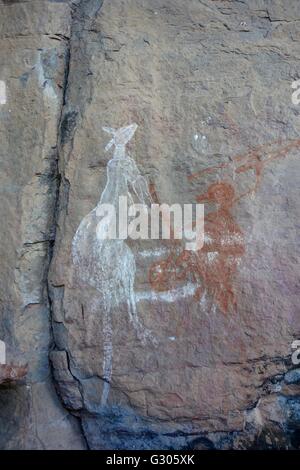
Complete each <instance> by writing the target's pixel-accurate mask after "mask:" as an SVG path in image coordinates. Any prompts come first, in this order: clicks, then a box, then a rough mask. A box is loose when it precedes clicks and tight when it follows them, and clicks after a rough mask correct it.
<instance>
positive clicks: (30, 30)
mask: <svg viewBox="0 0 300 470" xmlns="http://www.w3.org/2000/svg"><path fill="white" fill-rule="evenodd" d="M70 18H71V16H70V9H69V6H68V5H67V4H63V3H52V2H44V1H39V2H7V1H5V2H1V6H0V23H1V26H0V43H1V47H0V51H1V52H0V64H1V66H0V68H1V76H0V80H1V81H2V83H3V82H4V84H5V85H2V90H3V89H4V93H3V94H2V100H1V105H0V113H1V150H0V155H1V156H0V161H1V173H0V178H1V183H0V185H1V209H0V211H1V221H2V223H1V248H0V250H1V251H0V259H1V282H0V292H1V293H0V297H1V313H0V338H1V340H2V341H5V343H6V345H7V368H8V369H9V370H11V368H10V367H9V366H10V365H11V364H23V363H24V364H26V363H28V364H29V370H28V373H27V378H26V383H25V384H22V385H20V386H18V387H13V388H10V387H8V386H6V387H5V388H1V389H0V422H1V424H0V429H1V432H0V447H1V448H5V449H31V448H34V449H47V448H48V449H53V448H54V449H59V448H84V447H85V444H84V440H83V439H82V436H81V434H80V432H79V430H78V427H77V421H76V419H75V418H74V417H72V416H70V415H69V414H68V412H67V411H66V410H65V409H64V408H63V406H62V405H61V403H60V402H59V399H58V398H57V395H56V392H55V389H54V385H53V381H52V374H51V371H50V366H49V357H48V356H49V349H50V348H51V347H52V346H51V344H52V338H51V325H50V309H49V299H48V291H47V273H48V265H49V260H50V256H51V247H52V245H53V241H54V235H55V226H54V220H55V204H56V191H57V139H58V134H57V132H58V126H59V120H60V114H61V108H62V103H63V90H64V81H65V72H66V64H67V62H68V37H69V36H70V24H71V22H70ZM1 367H4V366H1Z"/></svg>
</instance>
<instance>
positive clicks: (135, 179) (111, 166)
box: [72, 124, 156, 406]
mask: <svg viewBox="0 0 300 470" xmlns="http://www.w3.org/2000/svg"><path fill="white" fill-rule="evenodd" d="M136 129H137V125H136V124H132V125H130V126H127V127H123V128H120V129H117V130H115V129H112V128H107V127H104V128H103V130H104V131H105V132H107V133H109V134H111V135H112V139H111V140H110V141H109V143H108V144H107V146H106V147H105V150H109V149H110V148H111V147H112V146H114V154H113V157H112V158H111V159H110V160H109V162H108V164H107V183H106V186H105V188H104V190H103V192H102V194H101V197H100V201H99V203H98V204H97V206H96V207H95V208H94V209H93V210H92V211H91V212H90V213H89V214H88V215H87V216H86V217H84V219H83V220H82V222H81V223H80V225H79V227H78V229H77V231H76V234H75V236H74V239H73V245H72V253H73V261H74V264H75V266H76V270H77V272H78V275H79V277H80V279H81V281H82V282H83V283H86V284H88V285H89V286H92V287H94V288H95V289H96V290H97V291H98V292H99V297H98V300H97V301H96V302H95V304H94V307H93V308H94V309H95V312H94V313H95V315H97V316H98V317H99V323H100V322H101V321H102V327H103V338H104V345H103V348H104V359H103V379H104V382H105V383H104V387H103V392H102V400H101V403H102V405H103V406H104V405H105V404H106V402H107V398H108V394H109V389H110V381H111V377H112V362H113V330H112V314H113V312H115V313H116V314H117V309H116V307H118V305H120V304H122V303H123V304H127V311H128V316H129V320H130V322H131V324H132V326H133V328H134V330H135V332H136V334H137V337H138V338H139V340H140V341H141V342H142V343H143V344H145V343H146V341H150V342H152V343H154V344H155V342H156V341H155V338H154V336H153V335H152V334H151V332H150V331H148V330H147V329H146V328H145V327H144V326H143V324H142V323H141V322H140V320H139V318H138V312H137V306H136V299H135V292H134V282H135V273H136V264H135V257H134V254H133V252H132V250H131V249H130V248H129V246H128V245H127V243H126V240H121V239H104V238H103V236H101V234H103V232H105V231H107V230H109V228H110V227H109V225H110V224H112V223H113V220H109V218H107V217H103V216H102V215H101V211H100V205H102V204H111V205H113V206H114V207H115V211H116V214H117V213H118V210H119V197H121V196H126V197H127V200H128V201H129V203H131V202H132V201H133V200H134V198H135V199H137V200H138V201H139V202H140V203H142V204H147V203H150V201H151V196H150V193H149V191H148V186H147V183H146V180H145V179H144V177H143V176H142V175H141V173H140V171H139V169H138V167H137V166H136V164H135V161H134V160H133V159H132V158H131V157H130V156H129V155H128V153H127V152H126V149H125V146H126V144H127V142H129V140H130V139H131V138H132V137H133V135H134V133H135V131H136Z"/></svg>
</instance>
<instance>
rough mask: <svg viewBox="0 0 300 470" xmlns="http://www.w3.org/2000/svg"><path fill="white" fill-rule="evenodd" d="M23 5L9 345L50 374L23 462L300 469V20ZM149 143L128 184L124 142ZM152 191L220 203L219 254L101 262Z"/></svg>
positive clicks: (243, 13)
mask: <svg viewBox="0 0 300 470" xmlns="http://www.w3.org/2000/svg"><path fill="white" fill-rule="evenodd" d="M10 3H12V2H3V5H1V8H2V9H3V12H4V15H5V17H6V18H7V20H6V21H3V27H2V28H1V31H2V33H1V34H2V39H1V41H2V42H3V47H2V48H1V50H2V51H3V52H1V54H2V53H3V57H4V58H3V63H2V68H1V70H2V71H1V74H2V75H1V76H0V80H2V81H5V84H6V103H5V104H3V105H0V111H1V123H2V125H3V131H2V132H3V144H2V149H1V164H2V165H3V171H2V172H1V178H2V179H1V188H2V199H1V202H2V204H1V211H2V219H3V220H5V221H6V223H5V224H2V226H1V234H3V235H2V236H3V240H4V241H3V243H2V244H1V260H2V262H3V269H2V274H1V300H2V302H3V306H2V313H1V319H2V320H1V328H0V334H1V337H0V338H1V339H3V340H4V341H6V343H7V344H10V345H11V351H12V352H11V356H12V357H13V354H17V353H18V354H19V355H20V354H21V355H22V356H23V357H24V359H26V361H27V362H28V363H29V372H28V379H27V385H26V386H24V387H22V386H21V387H17V388H15V387H14V388H9V389H7V388H5V389H3V390H1V392H0V396H1V402H0V414H1V413H2V415H3V416H2V419H3V422H6V424H5V426H6V429H7V431H6V435H4V432H3V433H2V431H1V433H0V440H1V446H2V447H5V448H14V447H21V448H56V447H60V448H84V447H85V445H86V444H85V442H86V443H87V445H88V447H90V448H92V449H103V448H107V449H114V448H120V449H136V448H137V449H142V448H146V449H154V448H156V449H157V448H161V449H163V448H175V449H181V448H195V449H197V448H198V449H206V448H214V447H216V448H220V449H232V448H238V449H246V448H252V447H254V448H297V447H298V446H299V423H300V411H299V410H300V402H299V373H298V372H297V371H298V369H295V367H296V366H295V365H293V363H292V360H291V353H292V343H293V341H294V340H296V339H300V328H299V307H298V303H299V302H298V298H299V267H298V263H299V240H298V238H297V235H298V233H297V228H298V225H299V224H298V220H299V215H300V214H299V203H298V188H299V183H300V181H299V174H300V173H299V166H300V163H299V147H300V137H299V125H300V113H299V111H300V107H299V106H300V104H299V105H297V104H295V103H293V101H292V93H293V88H291V85H292V83H293V82H294V81H295V80H297V79H298V77H299V40H300V38H299V24H300V23H299V19H300V18H299V12H298V9H297V1H296V0H295V1H290V2H288V4H287V2H282V1H281V0H276V1H273V2H269V1H267V0H249V1H248V2H245V3H242V2H238V1H230V2H229V1H221V0H220V1H213V0H206V1H204V2H202V1H198V0H190V1H189V2H182V1H180V0H153V1H151V2H149V1H146V0H130V1H125V0H111V1H105V0H104V2H102V1H100V0H89V1H76V2H75V1H73V2H50V1H49V2H34V1H33V2H25V3H20V4H19V3H15V2H13V4H10ZM1 18H2V15H1ZM41 18H42V19H41ZM10 24H11V26H10ZM18 28H19V29H18ZM11 51H13V54H12V53H11ZM133 123H136V124H137V125H138V127H137V129H136V130H135V133H134V135H133V136H132V138H131V139H130V140H129V141H128V143H127V146H126V149H127V151H128V152H130V156H131V157H130V159H129V157H126V158H127V163H124V162H121V163H120V162H119V161H118V162H117V163H116V160H113V155H114V148H113V146H112V147H111V148H110V149H108V150H107V151H105V147H106V146H107V144H108V142H109V140H110V139H111V135H109V134H108V133H107V132H105V131H104V130H103V127H111V128H114V129H118V128H121V127H123V126H126V125H130V124H133ZM1 129H2V127H1ZM132 175H134V176H132ZM108 176H109V181H108V182H107V178H108ZM145 181H146V182H147V186H148V188H149V192H150V193H151V195H152V199H153V200H154V201H155V202H160V203H168V204H174V203H180V204H188V203H196V202H198V203H204V204H205V222H204V223H205V226H204V230H205V240H204V246H203V248H202V250H200V251H198V252H191V251H189V252H188V251H186V250H185V244H184V242H181V241H174V240H173V241H172V240H170V241H168V240H164V241H162V240H125V241H110V243H109V244H105V245H104V244H99V243H98V242H97V237H96V231H97V227H99V225H98V223H99V219H98V218H97V217H98V215H97V211H96V210H94V209H95V208H96V207H97V204H98V203H99V201H100V198H104V199H105V200H106V202H113V201H115V198H116V196H118V195H120V194H123V193H122V191H124V187H125V188H127V186H124V185H125V183H126V184H128V185H129V186H128V189H129V191H130V190H131V193H132V194H133V193H134V191H133V189H134V187H135V185H137V184H139V185H142V184H144V182H145ZM129 183H130V184H129ZM136 187H137V186H136ZM141 187H142V186H138V188H141ZM132 188H133V189H132ZM144 189H145V188H144ZM126 190H127V189H126ZM142 193H143V194H144V196H145V197H146V195H147V194H146V193H147V191H146V190H144V192H142ZM136 194H137V195H138V196H139V195H140V193H139V192H138V191H137V192H136ZM140 200H141V198H140ZM79 227H80V228H79ZM74 237H75V238H74ZM78 240H79V242H78ZM78 247H79V248H78ZM78 250H79V253H80V256H79V257H77V258H76V253H78ZM76 260H77V261H76ZM49 263H50V270H49V272H48V267H49ZM50 317H51V328H50V323H49V321H50ZM12 338H14V341H13V340H12ZM49 357H50V361H51V375H50V369H49V363H48V359H49ZM11 360H12V359H11ZM53 385H55V387H56V391H57V393H58V396H59V398H60V402H59V401H58V398H56V396H55V392H54V388H53ZM28 387H29V388H28ZM28 390H29V391H28ZM2 397H3V398H2ZM7 401H8V402H9V406H4V405H3V406H2V404H4V403H6V402H7ZM21 403H25V404H26V405H25V408H24V409H25V410H26V411H21V405H20V404H21ZM3 410H4V411H3ZM42 410H44V411H43V412H42ZM45 410H46V411H47V413H48V415H47V416H45V415H44V412H45ZM11 415H13V416H14V417H16V419H17V421H18V423H17V426H16V424H10V423H11V420H9V416H11ZM28 416H29V418H28ZM75 417H76V418H77V419H79V421H80V424H81V427H80V428H79V427H78V421H77V420H76V418H75ZM33 418H34V419H33ZM64 418H65V419H64ZM26 419H27V421H26ZM33 423H38V424H33ZM45 423H46V424H47V425H48V426H49V429H47V430H45V429H43V431H42V426H44V425H45ZM62 423H63V424H62ZM26 426H27V430H28V429H30V432H27V434H26V438H25V436H24V429H26ZM39 426H40V427H39ZM38 427H39V429H36V428H38ZM15 428H17V431H16V429H15ZM21 429H22V431H21ZM54 429H55V432H54ZM51 431H52V433H51ZM14 433H15V434H14ZM47 435H48V437H47ZM27 436H28V437H27Z"/></svg>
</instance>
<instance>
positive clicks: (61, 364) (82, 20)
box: [47, 0, 103, 447]
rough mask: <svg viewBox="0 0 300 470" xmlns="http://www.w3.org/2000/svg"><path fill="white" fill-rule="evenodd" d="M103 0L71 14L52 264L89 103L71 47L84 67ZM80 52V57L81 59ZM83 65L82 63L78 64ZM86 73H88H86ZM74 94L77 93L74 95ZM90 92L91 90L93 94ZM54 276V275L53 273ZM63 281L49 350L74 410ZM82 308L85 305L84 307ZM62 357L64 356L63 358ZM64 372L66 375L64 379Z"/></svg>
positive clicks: (78, 5) (76, 397)
mask: <svg viewBox="0 0 300 470" xmlns="http://www.w3.org/2000/svg"><path fill="white" fill-rule="evenodd" d="M102 3H103V0H79V1H74V2H72V15H71V32H70V38H69V39H68V48H67V53H66V66H65V80H64V87H63V101H62V108H61V113H60V119H59V127H58V129H59V131H58V138H57V160H56V163H57V167H56V175H57V191H56V203H55V211H54V214H55V227H56V229H55V237H54V241H53V245H52V247H51V255H50V264H51V260H52V257H53V252H54V251H55V241H56V238H57V236H60V235H61V233H60V232H59V227H60V224H63V219H64V216H65V214H67V211H68V194H69V186H70V184H69V181H68V178H67V176H66V174H65V171H64V165H65V162H66V161H68V159H69V158H70V155H71V152H72V148H73V137H74V133H75V130H76V126H77V125H78V121H79V120H80V119H81V118H82V116H83V114H84V108H85V106H86V102H85V100H86V95H84V96H83V95H82V93H81V91H80V90H81V87H84V85H85V84H84V83H77V84H76V85H75V83H74V81H72V84H71V85H72V86H74V87H75V86H76V91H75V93H74V94H73V93H72V91H73V90H72V89H70V69H71V66H72V65H74V64H72V59H73V54H72V51H73V50H74V49H75V50H76V56H75V59H74V60H76V64H77V66H78V64H81V63H82V64H83V68H84V67H85V65H86V57H85V53H84V44H85V42H84V41H83V40H82V36H83V35H85V34H86V31H89V29H90V27H91V24H92V23H93V21H94V19H95V18H96V16H97V14H98V12H99V11H100V8H101V6H102ZM78 55H79V61H78ZM79 68H80V65H79ZM84 75H86V74H85V73H84ZM73 95H75V96H73ZM90 96H91V94H90ZM50 277H51V275H50ZM63 288H64V287H63V285H61V286H59V287H58V286H56V285H54V284H53V283H51V280H50V278H49V276H48V285H47V289H48V298H49V305H50V315H51V325H52V326H51V331H52V339H53V348H52V351H51V353H50V358H51V364H52V374H53V380H54V382H55V384H56V388H57V392H58V395H59V396H60V398H61V399H62V403H63V405H64V406H65V407H66V408H69V409H71V410H73V413H74V410H75V415H76V409H78V410H80V409H81V408H82V406H83V396H82V390H81V388H82V387H81V383H80V381H79V380H78V379H77V378H76V376H75V375H74V373H73V372H72V368H71V363H70V356H69V353H68V351H66V350H64V348H63V344H58V342H57V341H56V336H57V335H55V330H57V329H59V325H60V321H59V320H58V319H57V317H56V314H55V312H54V308H55V307H54V304H55V300H54V298H55V297H57V296H56V294H55V291H56V290H57V289H63ZM82 308H83V307H82ZM62 358H63V359H62ZM62 376H63V379H62ZM62 388H63V390H64V391H65V395H67V396H70V400H71V401H69V400H64V398H63V396H62V394H61V389H62ZM78 421H79V425H80V429H81V432H82V436H83V439H84V440H85V443H86V446H87V447H88V441H87V439H86V436H85V432H84V428H83V426H82V423H81V420H80V419H79V420H78Z"/></svg>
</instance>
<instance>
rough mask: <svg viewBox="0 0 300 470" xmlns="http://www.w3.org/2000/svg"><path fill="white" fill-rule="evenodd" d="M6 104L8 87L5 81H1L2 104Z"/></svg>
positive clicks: (0, 96)
mask: <svg viewBox="0 0 300 470" xmlns="http://www.w3.org/2000/svg"><path fill="white" fill-rule="evenodd" d="M5 103H6V85H5V82H4V81H3V80H0V104H5Z"/></svg>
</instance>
